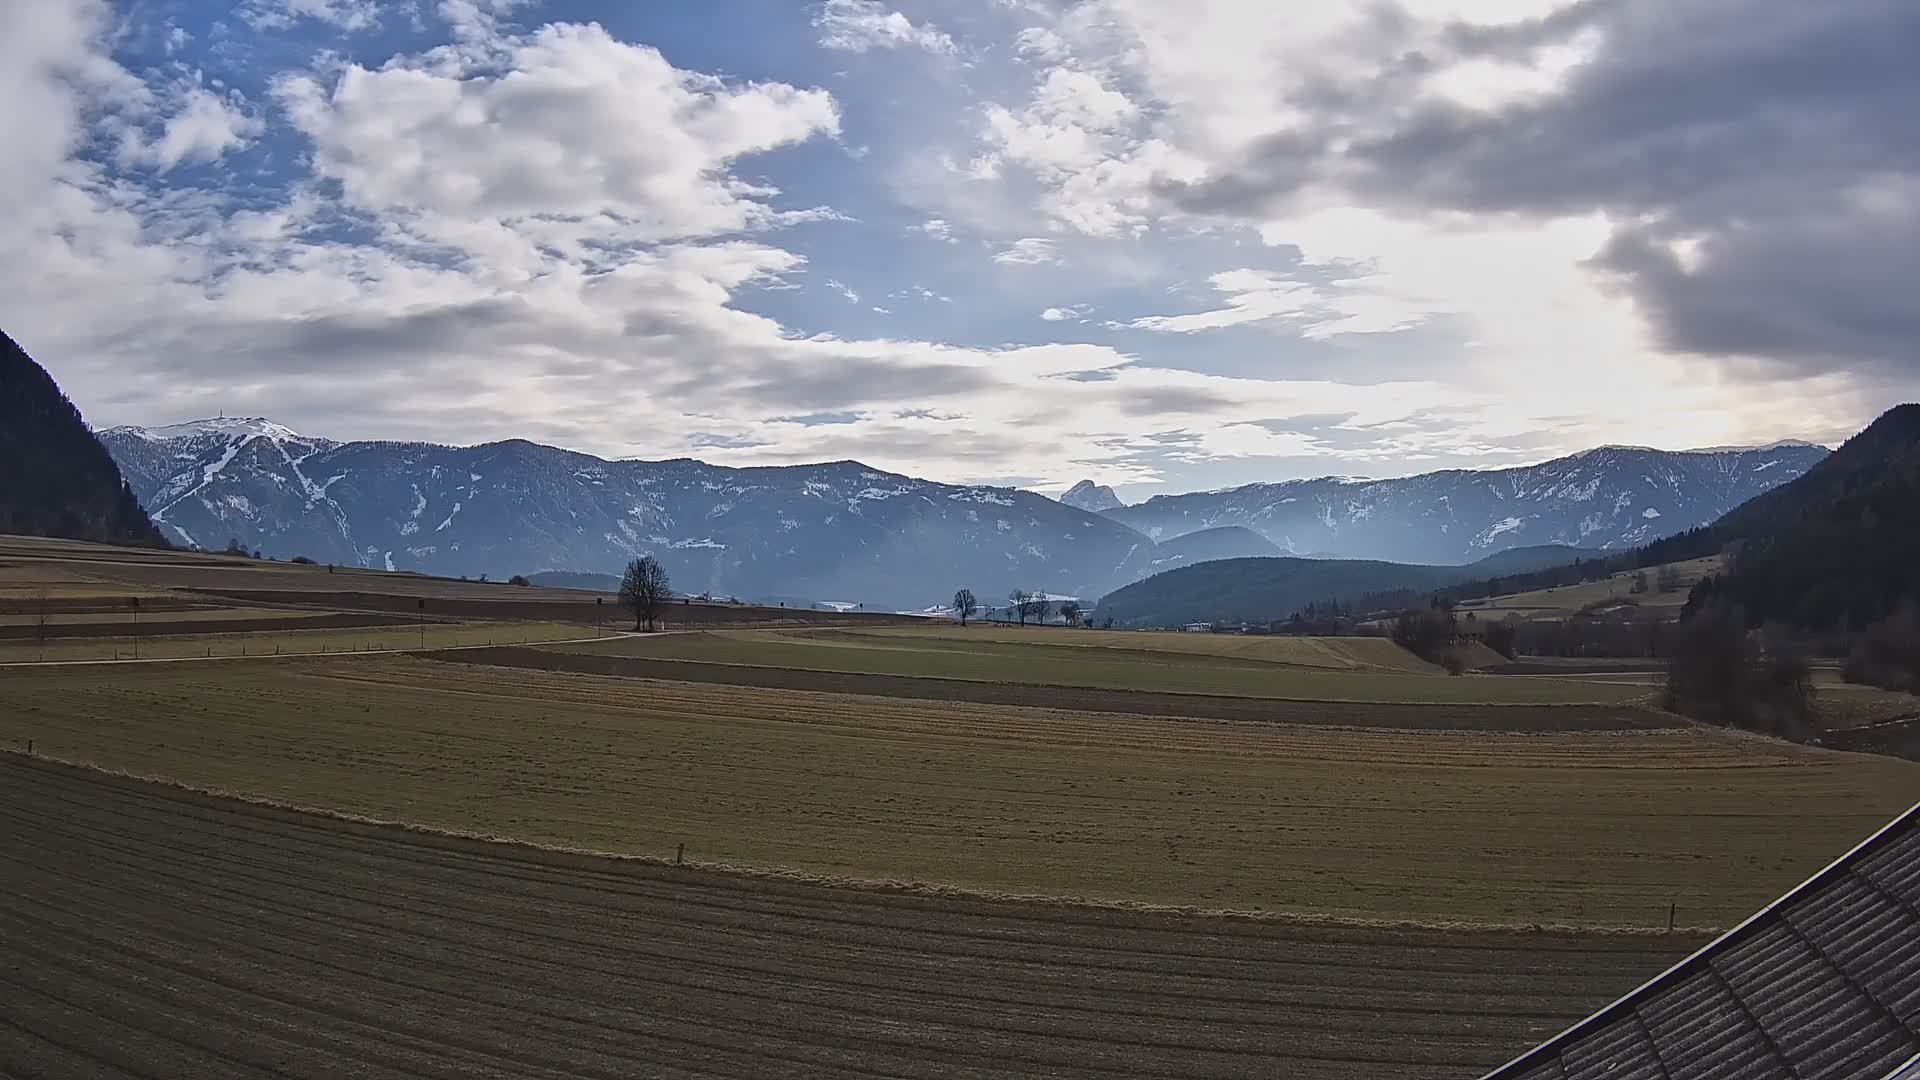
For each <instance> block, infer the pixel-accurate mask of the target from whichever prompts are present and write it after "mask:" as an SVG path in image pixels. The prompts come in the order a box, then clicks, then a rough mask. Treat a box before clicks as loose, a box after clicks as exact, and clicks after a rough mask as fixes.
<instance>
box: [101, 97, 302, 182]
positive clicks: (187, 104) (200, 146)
mask: <svg viewBox="0 0 1920 1080" xmlns="http://www.w3.org/2000/svg"><path fill="white" fill-rule="evenodd" d="M169 96H170V97H171V98H172V100H171V102H170V103H169V105H168V107H167V113H168V115H165V116H164V117H163V118H162V119H160V120H159V125H160V130H159V133H158V135H157V136H156V137H154V138H151V139H149V138H147V136H146V135H145V133H144V132H143V131H142V130H141V129H140V128H138V127H132V126H129V127H127V128H126V129H125V130H124V131H123V132H122V133H121V141H120V151H119V157H120V161H121V163H122V164H125V165H136V166H137V165H146V166H151V167H153V168H156V169H159V170H160V171H161V172H166V171H167V170H169V169H172V168H175V167H176V166H179V165H183V164H184V165H191V164H194V163H196V162H204V161H218V160H219V159H220V158H221V157H222V156H224V155H225V154H227V153H228V152H229V151H231V150H236V149H239V148H240V147H243V146H245V145H247V144H248V143H250V142H252V141H253V140H254V139H255V138H257V137H258V136H259V135H260V133H261V132H262V131H264V130H266V124H265V122H264V121H262V120H261V119H260V118H259V117H257V116H251V115H248V114H247V113H246V112H245V111H244V110H243V109H242V107H241V104H240V100H241V99H239V98H238V97H237V95H236V96H233V97H231V98H229V97H222V96H221V95H219V94H216V93H214V92H213V91H211V90H208V89H206V88H205V87H202V86H197V85H186V86H182V87H179V88H177V89H176V90H175V91H173V92H172V93H171V94H170V95H169Z"/></svg>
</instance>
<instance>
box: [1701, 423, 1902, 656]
mask: <svg viewBox="0 0 1920 1080" xmlns="http://www.w3.org/2000/svg"><path fill="white" fill-rule="evenodd" d="M1710 531H1711V533H1712V534H1713V536H1712V539H1713V540H1714V541H1717V542H1721V543H1725V542H1732V543H1734V544H1735V545H1736V547H1735V549H1734V551H1735V554H1734V558H1733V560H1732V564H1731V567H1730V569H1729V570H1728V572H1727V573H1725V574H1722V575H1720V576H1719V577H1718V578H1715V579H1710V580H1709V581H1706V582H1703V583H1702V584H1701V585H1700V586H1698V587H1696V588H1695V590H1694V595H1693V597H1692V598H1691V599H1690V601H1689V603H1688V608H1689V609H1690V610H1697V609H1699V608H1701V607H1703V606H1705V605H1707V604H1711V603H1716V602H1727V603H1731V604H1734V605H1737V606H1738V607H1739V608H1740V609H1741V610H1742V611H1743V612H1744V613H1745V614H1746V617H1747V620H1748V622H1750V623H1753V624H1759V623H1761V622H1767V621H1777V622H1784V623H1787V624H1789V625H1791V626H1794V627H1796V628H1799V629H1804V630H1811V631H1826V630H1844V631H1855V630H1862V629H1865V628H1866V627H1868V626H1870V625H1872V624H1874V623H1877V622H1880V621H1882V620H1884V619H1886V618H1888V617H1889V616H1892V615H1894V614H1895V613H1897V612H1900V611H1902V610H1903V609H1910V608H1913V607H1915V606H1916V605H1920V566H1916V560H1920V405H1901V406H1899V407H1898V408H1895V409H1893V410H1891V411H1889V412H1888V413H1886V414H1885V415H1883V416H1881V417H1880V419H1878V420H1875V421H1874V422H1873V424H1872V425H1870V426H1869V427H1868V428H1867V429H1866V430H1865V431H1862V432H1861V433H1860V434H1858V435H1855V436H1854V437H1853V438H1851V439H1849V440H1847V442H1846V444H1845V445H1844V446H1842V447H1840V449H1839V450H1836V451H1835V452H1834V453H1833V455H1832V456H1831V457H1829V458H1827V459H1826V460H1824V461H1822V462H1821V463H1820V464H1818V465H1815V466H1814V467H1813V468H1812V469H1810V470H1809V471H1808V472H1807V474H1806V475H1805V476H1803V477H1801V478H1800V479H1798V480H1796V481H1794V482H1793V483H1791V484H1788V485H1786V486H1785V487H1781V488H1777V489H1775V490H1773V491H1770V492H1768V493H1767V494H1765V495H1762V496H1760V497H1759V498H1756V499H1754V500H1752V501H1751V502H1748V503H1746V504H1745V505H1743V506H1741V507H1739V508H1738V509H1736V510H1734V511H1733V512H1732V513H1730V514H1728V515H1727V516H1726V517H1725V518H1722V519H1721V520H1720V521H1719V522H1718V523H1716V524H1715V526H1714V528H1713V529H1712V530H1710Z"/></svg>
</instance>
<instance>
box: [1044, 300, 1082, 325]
mask: <svg viewBox="0 0 1920 1080" xmlns="http://www.w3.org/2000/svg"><path fill="white" fill-rule="evenodd" d="M1092 310H1093V309H1092V308H1090V307H1088V306H1087V305H1085V304H1075V305H1073V306H1071V307H1050V308H1047V309H1046V310H1045V311H1042V312H1041V313H1040V317H1041V318H1042V319H1044V320H1046V321H1047V322H1066V321H1067V320H1069V319H1078V320H1081V321H1085V319H1086V317H1087V315H1088V313H1090V312H1091V311H1092Z"/></svg>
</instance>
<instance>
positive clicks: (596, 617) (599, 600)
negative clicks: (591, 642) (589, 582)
mask: <svg viewBox="0 0 1920 1080" xmlns="http://www.w3.org/2000/svg"><path fill="white" fill-rule="evenodd" d="M606 602H607V598H606V597H604V596H596V597H594V598H593V636H594V637H599V636H600V609H601V608H602V607H604V606H605V605H606Z"/></svg>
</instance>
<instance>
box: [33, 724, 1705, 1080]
mask: <svg viewBox="0 0 1920 1080" xmlns="http://www.w3.org/2000/svg"><path fill="white" fill-rule="evenodd" d="M0 866H4V868H5V871H4V872H5V874H6V879H7V882H8V887H7V889H6V890H5V891H4V894H0V917H3V918H5V920H6V923H7V927H8V932H7V933H6V934H5V935H4V936H0V995H3V996H4V999H5V1000H6V1001H7V1002H8V1009H7V1019H8V1021H9V1023H10V1025H11V1029H10V1034H9V1037H6V1038H0V1074H5V1075H9V1076H16V1075H17V1076H32V1075H48V1076H55V1075H59V1076H77V1075H87V1076H101V1077H122V1076H125V1077H133V1076H150V1075H171V1076H196V1077H265V1076H281V1077H302V1078H304V1077H314V1078H317V1077H332V1076H343V1075H352V1076H363V1077H372V1078H378V1080H386V1078H389V1077H393V1078H398V1077H403V1076H404V1077H447V1078H453V1077H459V1078H467V1077H549V1076H562V1075H564V1076H608V1077H611V1076H637V1075H646V1076H653V1077H664V1078H676V1077H696V1076H698V1077H707V1078H713V1077H764V1076H826V1075H833V1076H848V1075H867V1076H890V1077H910V1078H917V1077H929V1078H931V1077H941V1078H945V1080H1000V1078H1007V1077H1027V1076H1033V1077H1040V1076H1045V1077H1052V1078H1058V1080H1092V1078H1095V1077H1100V1078H1108V1080H1112V1078H1123V1077H1132V1076H1139V1077H1167V1076H1206V1077H1219V1078H1227V1080H1231V1078H1236V1077H1271V1076H1285V1077H1290V1078H1303V1080H1360V1078H1363V1077H1367V1078H1371V1077H1378V1076H1382V1075H1400V1076H1422V1077H1441V1078H1448V1077H1459V1078H1462V1080H1464V1078H1468V1077H1472V1076H1475V1075H1478V1074H1479V1073H1481V1072H1483V1071H1485V1070H1486V1069H1487V1068H1489V1067H1491V1066H1493V1065H1496V1064H1498V1063H1499V1062H1501V1061H1503V1060H1505V1059H1507V1058H1509V1057H1511V1056H1513V1055H1514V1054H1516V1053H1518V1052H1519V1051H1520V1050H1522V1049H1525V1048H1526V1047H1527V1046H1529V1045H1532V1044H1533V1043H1535V1042H1537V1041H1538V1040H1540V1039H1541V1038H1543V1037H1545V1036H1546V1035H1548V1034H1550V1033H1552V1032H1553V1031H1555V1030H1558V1029H1559V1028H1561V1027H1563V1026H1564V1025H1565V1024H1566V1023H1568V1022H1570V1021H1572V1020H1573V1019H1576V1018H1577V1017H1579V1016H1581V1015H1583V1014H1585V1013H1586V1012H1588V1011H1589V1010H1590V1009H1592V1008H1593V1007H1595V1006H1597V1005H1600V1004H1603V1003H1604V1002H1605V1001H1607V1000H1609V999H1611V998H1612V997H1614V996H1616V995H1618V994H1619V993H1621V992H1623V991H1624V990H1626V989H1628V988H1629V987H1631V986H1632V985H1633V984H1635V983H1637V982H1639V981H1640V980H1641V979H1643V978H1644V977H1646V975H1647V974H1648V973H1651V972H1653V971H1656V970H1658V969H1660V968H1661V967H1663V966H1665V965H1666V964H1667V963H1669V962H1670V961H1672V960H1673V959H1676V958H1677V957H1678V956H1680V955H1681V954H1683V953H1684V952H1686V951H1687V950H1689V949H1691V948H1693V947H1695V946H1697V945H1698V944H1699V943H1700V941H1701V939H1700V938H1699V937H1696V936H1693V935H1686V934H1676V935H1649V936H1619V937H1606V936H1592V935H1570V934H1553V933H1526V934H1505V933H1462V932H1439V931H1381V930H1364V929H1343V928H1332V927H1325V928H1323V927H1310V926H1300V925H1293V924H1288V923H1284V922H1272V921H1257V920H1235V919H1205V918H1169V917H1163V916H1155V915H1151V914H1145V913H1129V912H1114V911H1105V912H1103V911H1088V910H1073V909H1061V908H1049V907H1032V906H1022V905H1010V904H980V903H973V902H968V901H963V900H953V899H940V898H926V897H913V896H890V895H884V894H875V893H860V892H852V891H847V890H836V889H819V888H812V887H807V886H803V885H796V884H787V883H780V882H771V881H764V880H754V879H748V878H740V877H735V876H729V875H721V874H712V873H705V872H700V871H690V870H684V869H682V870H675V869H674V868H672V867H666V866H657V865H647V864H643V863H635V862H616V861H612V860H603V859H593V858H587V857H579V856H567V855H561V854H556V853H548V852H540V851H534V850H530V849H525V848H516V847H509V846H504V845H491V844H480V843H474V842H466V841H460V840H456V839H449V838H442V837H435V836H428V835H424V834H421V833H417V832H408V831H402V830H396V829H382V828H377V827H373V826H367V825H359V824H355V823H352V822H346V821H339V820H329V819H326V818H320V817H315V816H310V815H302V814H292V813H286V812H281V811H276V810H272V809H268V808H263V807H258V806H249V805H245V804H240V803H235V802H231V801H227V800H220V799H212V798H207V797H202V796H196V795H193V794H190V793H185V792H181V791H178V790H174V789H168V788H163V787H159V786H155V785H148V784H142V783H138V782H134V781H125V780H116V779H113V778H109V777H104V776H100V775H98V774H92V773H87V772H82V771H78V770H69V769H65V768H61V767H59V766H55V765H49V764H45V763H38V762H32V761H30V760H28V759H26V758H24V757H22V756H21V755H16V754H0Z"/></svg>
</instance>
